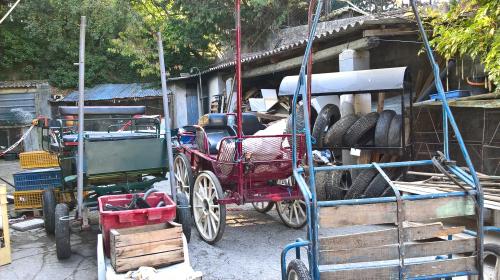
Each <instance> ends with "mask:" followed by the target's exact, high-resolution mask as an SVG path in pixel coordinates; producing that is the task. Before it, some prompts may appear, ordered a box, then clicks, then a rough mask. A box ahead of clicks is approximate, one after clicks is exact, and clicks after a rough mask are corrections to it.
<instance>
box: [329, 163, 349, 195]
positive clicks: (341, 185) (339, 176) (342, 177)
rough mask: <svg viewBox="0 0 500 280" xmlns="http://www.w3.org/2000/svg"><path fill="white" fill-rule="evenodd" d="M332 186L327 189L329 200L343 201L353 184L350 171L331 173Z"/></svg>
mask: <svg viewBox="0 0 500 280" xmlns="http://www.w3.org/2000/svg"><path fill="white" fill-rule="evenodd" d="M330 176H331V177H330V184H329V185H328V186H327V189H326V196H327V198H328V200H342V199H344V197H345V195H346V193H347V191H348V190H349V188H350V186H351V184H352V182H351V173H350V172H349V171H348V170H337V171H331V174H330Z"/></svg>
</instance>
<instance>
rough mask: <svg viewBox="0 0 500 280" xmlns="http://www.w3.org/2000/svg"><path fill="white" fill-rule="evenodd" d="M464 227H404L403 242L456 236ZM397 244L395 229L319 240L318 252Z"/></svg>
mask: <svg viewBox="0 0 500 280" xmlns="http://www.w3.org/2000/svg"><path fill="white" fill-rule="evenodd" d="M464 229H465V228H464V227H449V228H445V227H443V224H442V223H431V224H421V225H412V226H405V227H404V228H403V230H404V241H405V242H409V241H415V240H424V239H430V238H434V237H441V236H448V235H453V234H458V233H461V232H463V231H464ZM396 243H398V229H397V227H392V228H387V229H379V230H373V231H368V232H360V233H354V234H346V235H337V236H330V237H321V238H319V244H320V245H319V246H320V247H319V248H320V250H343V249H354V248H363V247H377V246H383V245H390V244H396Z"/></svg>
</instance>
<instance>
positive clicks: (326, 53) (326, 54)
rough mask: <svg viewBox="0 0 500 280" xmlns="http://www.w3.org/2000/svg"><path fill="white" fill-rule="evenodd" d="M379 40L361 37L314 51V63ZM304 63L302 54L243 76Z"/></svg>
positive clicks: (374, 45)
mask: <svg viewBox="0 0 500 280" xmlns="http://www.w3.org/2000/svg"><path fill="white" fill-rule="evenodd" d="M378 44H379V41H378V40H377V38H376V37H369V38H361V39H358V40H355V41H352V42H349V43H345V44H341V45H338V46H334V47H331V48H327V49H324V50H320V51H317V52H314V56H313V61H314V63H316V62H321V61H326V60H329V59H331V58H332V57H334V56H337V55H339V54H340V53H341V52H343V51H344V50H346V49H351V50H366V49H371V48H374V47H376V46H378ZM301 63H302V56H298V57H294V58H290V59H287V60H283V61H280V62H277V63H274V64H270V65H265V66H261V67H257V68H254V69H249V70H247V71H244V72H243V78H252V77H258V76H262V75H266V74H272V73H275V72H281V71H285V70H290V69H293V68H295V67H299V66H300V64H301Z"/></svg>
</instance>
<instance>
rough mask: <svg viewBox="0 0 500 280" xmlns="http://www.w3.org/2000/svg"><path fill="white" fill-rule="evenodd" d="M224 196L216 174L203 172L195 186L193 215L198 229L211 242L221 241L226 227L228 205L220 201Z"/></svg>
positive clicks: (205, 239) (203, 237)
mask: <svg viewBox="0 0 500 280" xmlns="http://www.w3.org/2000/svg"><path fill="white" fill-rule="evenodd" d="M222 197H223V192H222V187H221V185H220V182H219V179H217V177H215V174H214V173H213V172H211V171H203V172H201V173H200V174H199V175H198V177H197V178H196V181H195V182H194V187H193V194H192V198H193V199H192V203H193V215H194V221H195V224H196V229H197V230H198V232H199V234H200V236H201V238H202V239H203V240H204V241H205V242H207V243H209V244H214V243H216V242H217V241H219V240H220V239H221V237H222V234H223V233H224V229H225V227H226V206H225V205H221V204H219V202H218V201H219V199H220V198H222Z"/></svg>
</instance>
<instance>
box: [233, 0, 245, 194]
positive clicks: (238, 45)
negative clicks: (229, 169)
mask: <svg viewBox="0 0 500 280" xmlns="http://www.w3.org/2000/svg"><path fill="white" fill-rule="evenodd" d="M240 1H241V0H236V3H235V6H236V7H235V9H236V82H237V92H236V93H237V95H236V107H237V108H236V119H237V126H238V127H237V131H236V135H237V138H238V139H237V142H236V145H237V150H238V153H237V156H238V158H237V160H238V170H239V176H238V192H239V193H240V196H241V197H243V196H242V192H243V162H242V161H241V160H240V159H242V158H243V142H242V141H243V139H242V136H243V128H242V127H241V125H242V121H241V118H242V112H241V103H242V99H243V94H242V89H243V88H242V85H241V23H240Z"/></svg>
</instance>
